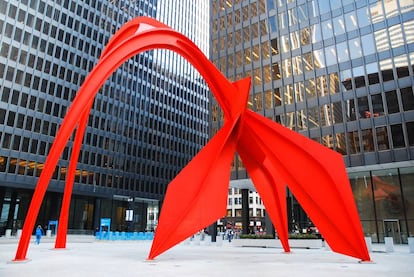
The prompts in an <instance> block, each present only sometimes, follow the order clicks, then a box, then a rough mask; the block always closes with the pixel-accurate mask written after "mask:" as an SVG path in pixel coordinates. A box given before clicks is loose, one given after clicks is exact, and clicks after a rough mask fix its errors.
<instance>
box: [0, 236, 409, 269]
mask: <svg viewBox="0 0 414 277" xmlns="http://www.w3.org/2000/svg"><path fill="white" fill-rule="evenodd" d="M53 247H54V243H53V241H51V240H43V241H42V242H41V243H40V245H36V244H34V242H33V240H32V242H31V244H30V247H29V249H28V252H27V257H28V259H29V260H28V261H27V262H24V263H21V262H18V263H16V262H12V259H13V258H14V255H15V251H16V248H17V240H14V241H13V240H8V241H5V240H2V239H1V238H0V276H17V277H18V276H59V277H65V276H71V277H74V276H89V277H90V276H151V277H152V276H180V277H182V276H225V277H227V276H335V277H340V276H367V277H368V276H376V277H379V276H411V277H412V276H414V254H410V253H409V248H408V246H407V245H403V246H398V245H397V246H396V247H395V251H394V252H392V253H386V252H385V246H384V245H381V244H378V245H375V244H374V245H373V252H372V253H370V254H371V258H372V260H373V262H372V263H359V260H358V259H355V258H352V257H348V256H344V255H340V254H336V253H334V252H332V251H330V250H327V249H325V248H320V249H292V253H290V254H286V253H283V251H282V249H280V248H258V247H238V246H234V245H232V243H227V242H223V244H222V245H220V246H218V245H215V244H214V243H211V244H209V245H203V244H200V245H193V244H191V243H188V242H186V243H182V244H180V245H177V246H175V247H173V248H172V249H170V250H168V251H167V252H165V253H164V254H162V255H160V256H159V257H157V258H156V259H155V260H152V261H149V260H147V259H146V258H147V256H148V253H149V250H150V247H151V241H97V240H93V239H83V240H80V239H79V238H77V239H76V237H72V238H71V239H68V243H67V248H66V249H59V250H56V249H53Z"/></svg>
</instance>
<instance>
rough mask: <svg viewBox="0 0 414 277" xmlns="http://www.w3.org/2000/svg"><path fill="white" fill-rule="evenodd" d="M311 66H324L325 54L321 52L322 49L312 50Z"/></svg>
mask: <svg viewBox="0 0 414 277" xmlns="http://www.w3.org/2000/svg"><path fill="white" fill-rule="evenodd" d="M332 47H333V46H332ZM311 65H312V63H311ZM313 66H314V68H324V67H325V66H326V64H325V55H324V54H323V49H319V50H315V51H313Z"/></svg>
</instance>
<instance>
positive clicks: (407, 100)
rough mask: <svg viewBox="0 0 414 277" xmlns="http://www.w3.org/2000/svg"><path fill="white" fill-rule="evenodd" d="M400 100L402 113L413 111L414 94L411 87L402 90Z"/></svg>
mask: <svg viewBox="0 0 414 277" xmlns="http://www.w3.org/2000/svg"><path fill="white" fill-rule="evenodd" d="M401 98H402V104H403V109H404V111H410V110H414V94H413V88H412V87H408V88H402V89H401Z"/></svg>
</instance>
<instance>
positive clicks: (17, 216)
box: [0, 186, 159, 236]
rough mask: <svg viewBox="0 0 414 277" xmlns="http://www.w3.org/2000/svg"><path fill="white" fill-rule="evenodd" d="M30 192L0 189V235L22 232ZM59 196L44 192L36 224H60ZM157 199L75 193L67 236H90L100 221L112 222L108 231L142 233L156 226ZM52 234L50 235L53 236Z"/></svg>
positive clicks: (54, 193) (53, 227)
mask: <svg viewBox="0 0 414 277" xmlns="http://www.w3.org/2000/svg"><path fill="white" fill-rule="evenodd" d="M32 194H33V190H30V189H20V188H11V187H3V186H0V236H3V235H5V233H6V230H9V232H11V235H14V234H17V232H18V230H20V229H22V227H23V223H24V220H25V217H26V213H27V210H28V207H29V205H30V201H31V199H32ZM62 197H63V194H62V193H57V192H47V193H46V195H45V197H44V200H43V202H42V206H41V208H40V211H39V215H38V217H37V222H36V226H37V225H41V226H43V228H44V229H45V230H51V231H53V232H54V231H55V230H56V227H57V224H59V222H58V221H59V213H60V208H61V203H62ZM158 211H159V205H158V200H153V199H144V198H137V197H128V196H121V195H112V196H111V197H110V198H105V197H95V196H87V195H76V194H74V195H73V196H72V199H71V204H70V211H69V222H68V233H69V234H93V233H94V232H95V231H96V230H97V229H100V224H101V219H102V218H109V219H111V220H110V221H111V225H110V230H112V231H128V232H145V231H152V230H154V228H155V226H156V224H157V218H158ZM52 234H53V233H52Z"/></svg>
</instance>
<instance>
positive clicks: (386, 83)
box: [210, 0, 414, 243]
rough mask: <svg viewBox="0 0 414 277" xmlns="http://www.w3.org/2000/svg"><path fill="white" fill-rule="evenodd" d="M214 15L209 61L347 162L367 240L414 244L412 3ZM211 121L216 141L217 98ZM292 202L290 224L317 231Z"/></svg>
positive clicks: (324, 3) (270, 4) (223, 6)
mask: <svg viewBox="0 0 414 277" xmlns="http://www.w3.org/2000/svg"><path fill="white" fill-rule="evenodd" d="M211 13H212V17H211V26H212V29H211V50H210V57H211V59H212V60H213V61H214V63H215V64H216V65H217V67H218V68H220V70H221V71H222V72H223V73H224V74H225V75H226V76H227V77H228V78H229V79H231V80H238V79H241V78H243V77H245V76H251V78H252V88H251V92H250V99H249V103H248V105H249V108H251V109H253V110H254V111H256V112H258V113H260V114H262V115H264V116H266V117H268V118H269V119H272V120H274V121H276V122H278V123H281V124H282V125H284V126H286V127H287V128H290V129H292V130H295V131H297V132H299V133H300V134H303V135H305V136H307V137H309V138H311V139H313V140H315V141H317V142H319V143H321V144H323V145H325V146H326V147H329V148H331V149H333V150H335V151H337V152H339V153H341V154H342V155H343V158H344V162H345V164H346V167H347V170H348V173H349V178H350V181H351V185H352V189H353V191H354V195H355V201H356V204H357V206H358V210H359V213H360V217H361V221H362V226H363V229H364V232H365V234H366V236H371V237H372V239H373V241H374V242H377V241H379V242H382V241H384V236H392V237H394V241H395V242H398V243H401V242H403V243H406V242H407V237H409V236H414V95H413V84H414V77H413V76H414V75H413V70H414V3H413V1H410V0H387V1H371V0H360V1H350V0H342V1H328V0H308V1H305V0H297V1H294V0H284V1H282V0H274V1H273V0H251V1H241V0H235V1H225V0H220V1H211ZM211 116H212V133H213V134H214V133H215V132H216V131H217V130H218V128H219V127H220V126H221V124H222V114H221V110H220V108H219V106H218V105H217V104H216V103H215V102H214V99H213V102H212V115H211ZM233 164H234V166H233V171H232V178H233V179H245V178H248V176H247V174H246V170H245V168H244V167H243V164H242V162H241V160H240V159H239V157H237V156H236V157H235V159H234V163H233ZM309 185H317V184H309ZM288 202H289V211H288V214H289V220H290V222H291V223H292V225H294V224H293V223H296V224H299V225H300V229H302V228H306V227H307V226H308V224H311V222H310V220H309V219H308V218H307V216H306V214H304V213H303V212H302V211H301V209H298V205H297V203H296V202H295V200H294V198H293V196H291V195H290V196H289V197H288Z"/></svg>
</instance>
